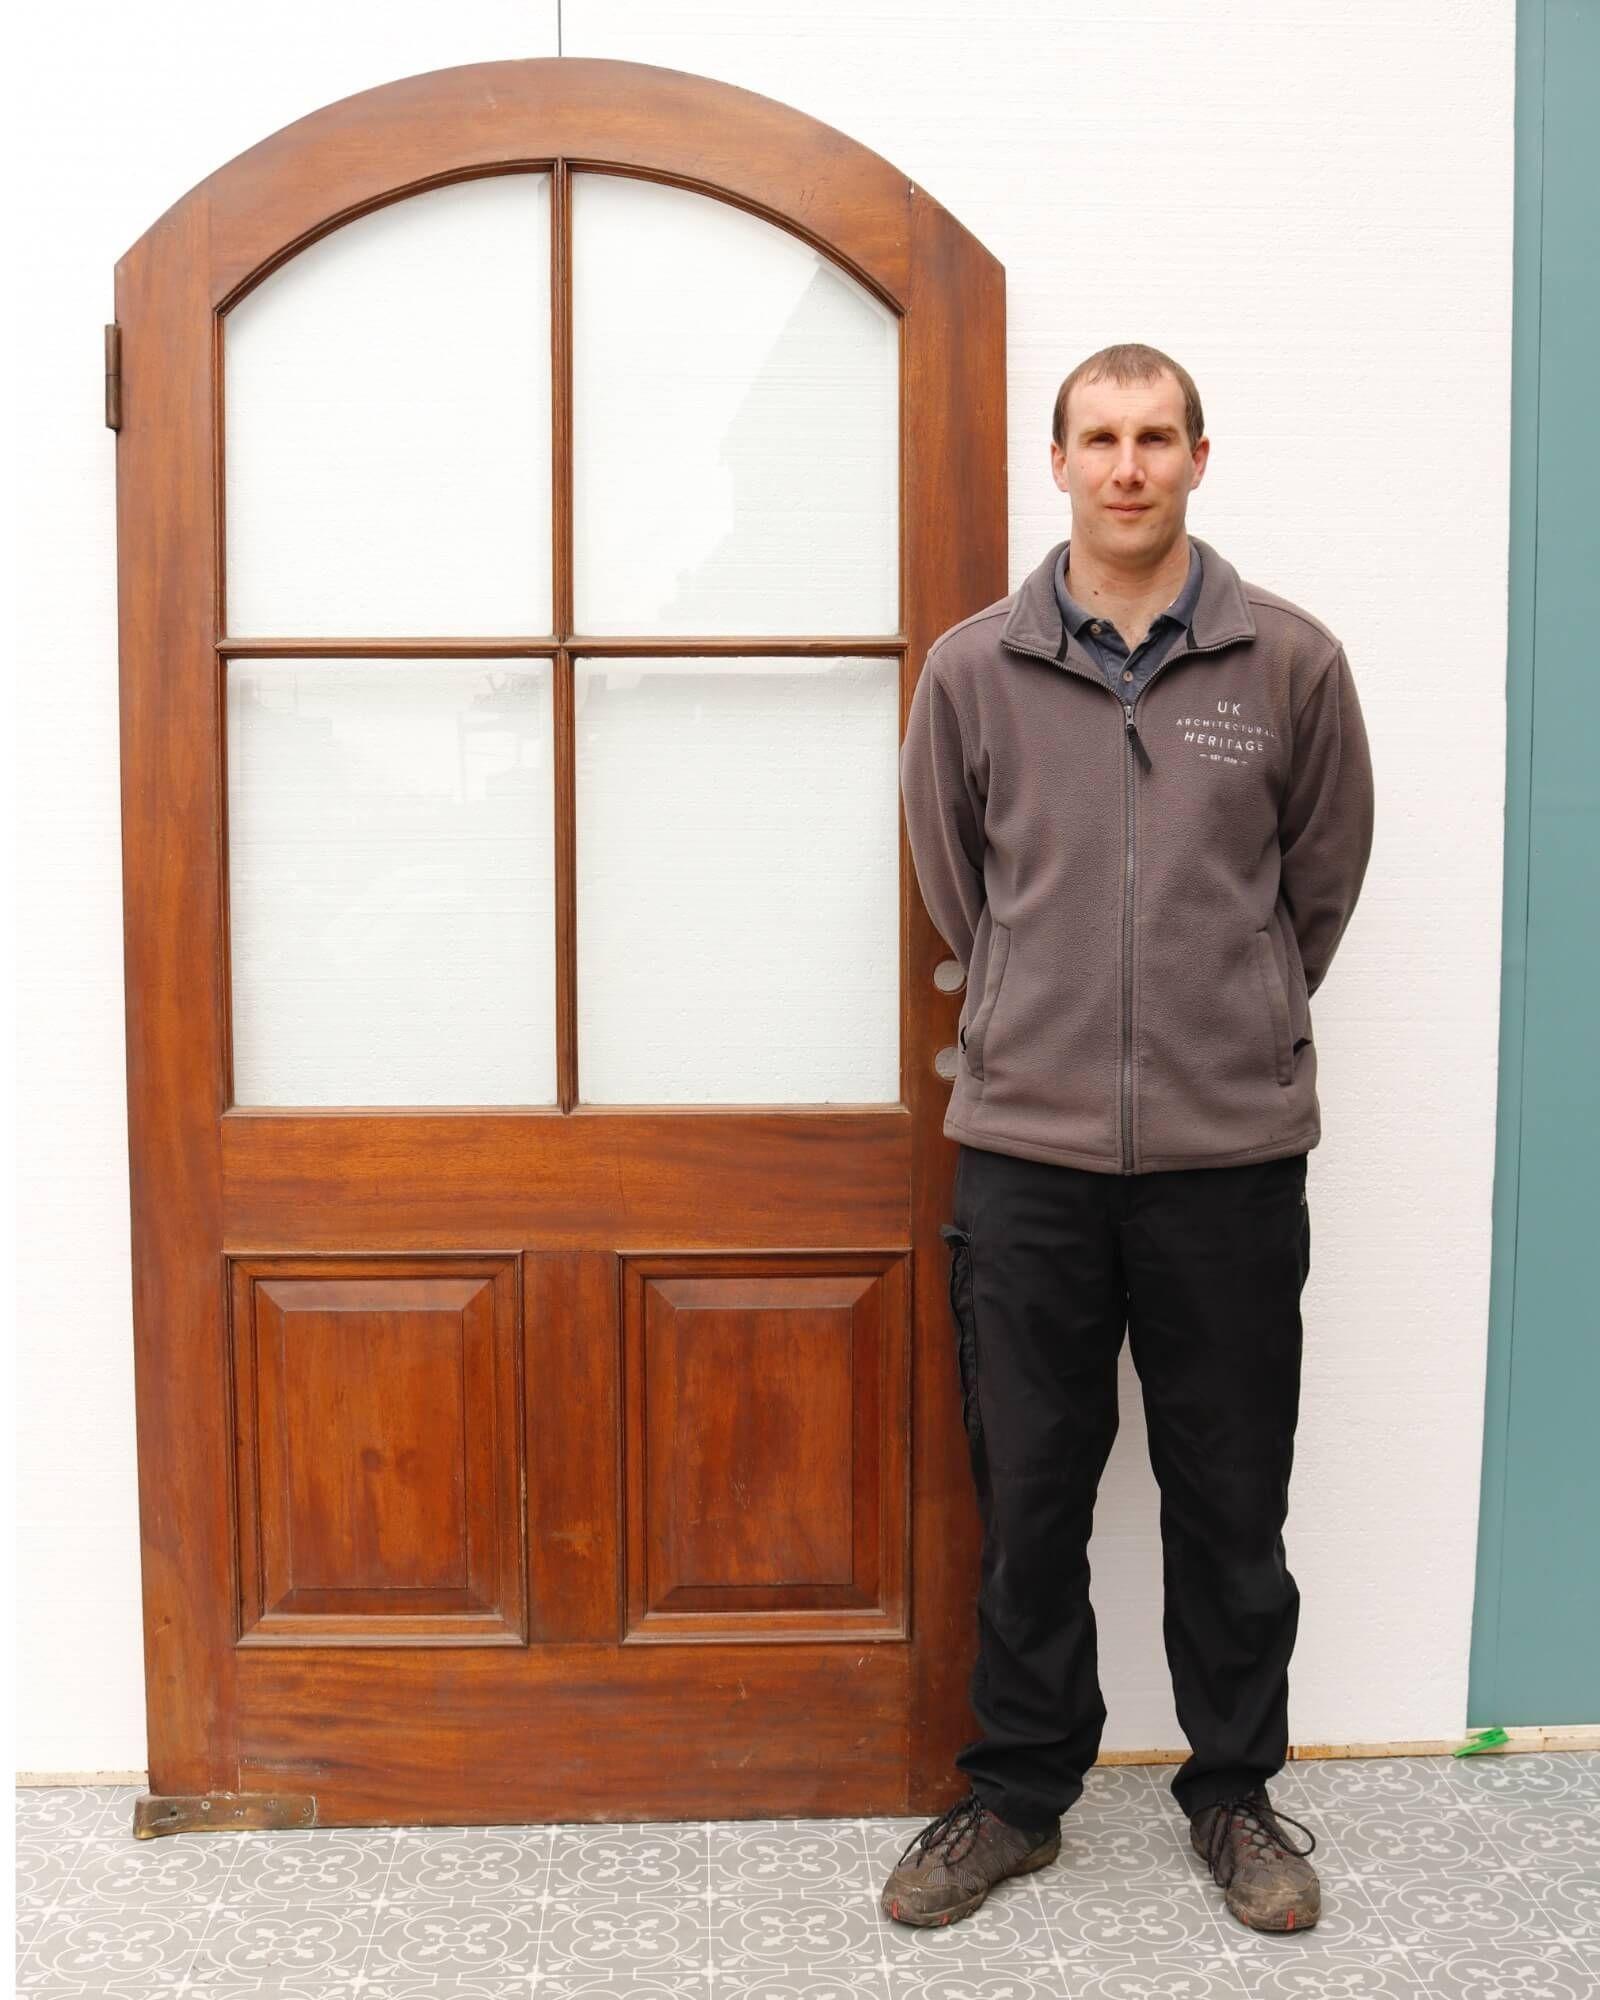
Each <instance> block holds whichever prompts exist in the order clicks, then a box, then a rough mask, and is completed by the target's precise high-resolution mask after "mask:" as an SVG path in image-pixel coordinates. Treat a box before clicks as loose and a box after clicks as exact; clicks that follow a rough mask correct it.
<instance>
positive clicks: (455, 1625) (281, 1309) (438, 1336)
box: [230, 1255, 526, 1645]
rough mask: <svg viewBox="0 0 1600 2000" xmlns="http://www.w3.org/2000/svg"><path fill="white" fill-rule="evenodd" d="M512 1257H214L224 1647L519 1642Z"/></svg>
mask: <svg viewBox="0 0 1600 2000" xmlns="http://www.w3.org/2000/svg"><path fill="white" fill-rule="evenodd" d="M518 1265H519V1259H518V1258H517V1257H516V1256H514V1255H513V1256H504V1257H481V1256H479V1257H461V1256H449V1255H437V1256H416V1257H359V1256H357V1257H343V1258H338V1257H292V1256H291V1257H250V1258H235V1259H231V1260H230V1269H231V1278H232V1282H231V1297H232V1354H233V1408H234V1439H235V1460H236V1493H237V1503H238V1504H237V1515H236V1518H237V1527H238V1534H237V1553H238V1567H239V1638H240V1643H241V1644H243V1645H304V1644H316V1645H363V1644H367V1645H370V1644H385V1645H395V1644H408V1643H412V1644H421V1643H426V1644H429V1645H438V1644H440V1643H455V1644H464V1645H495V1644H499V1645H505V1644H512V1645H520V1644H521V1643H523V1640H524V1638H525V1634H526V1615H525V1600H526V1593H525V1590H524V1585H523V1577H524V1574H525V1565H524V1561H523V1523H522V1505H521V1494H522V1490H523V1481H522V1427H521V1419H520V1397H519V1393H518V1372H519V1371H518V1350H519V1340H518V1328H519V1324H520V1300H521V1274H520V1271H519V1269H518Z"/></svg>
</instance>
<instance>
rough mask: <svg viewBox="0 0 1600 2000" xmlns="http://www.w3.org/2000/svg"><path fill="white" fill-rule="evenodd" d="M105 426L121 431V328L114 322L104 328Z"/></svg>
mask: <svg viewBox="0 0 1600 2000" xmlns="http://www.w3.org/2000/svg"><path fill="white" fill-rule="evenodd" d="M106 426H107V428H108V429H110V430H114V431H120V430H121V429H122V328H121V327H120V326H118V325H117V323H116V321H115V320H113V321H112V322H111V324H110V325H109V326H108V327H107V328H106Z"/></svg>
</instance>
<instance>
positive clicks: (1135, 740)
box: [1122, 701, 1152, 771]
mask: <svg viewBox="0 0 1600 2000" xmlns="http://www.w3.org/2000/svg"><path fill="white" fill-rule="evenodd" d="M1122 719H1123V723H1124V725H1125V727H1126V729H1127V732H1128V741H1129V742H1130V743H1131V744H1132V745H1133V747H1134V749H1135V750H1137V751H1138V753H1139V762H1140V763H1141V764H1143V766H1144V767H1145V769H1146V770H1147V771H1148V770H1150V769H1151V768H1152V766H1151V763H1150V752H1149V751H1148V750H1147V749H1146V748H1145V747H1144V738H1143V737H1142V736H1141V735H1140V734H1139V731H1138V729H1137V727H1136V726H1135V724H1134V720H1133V703H1132V702H1131V701H1125V702H1124V703H1123V704H1122Z"/></svg>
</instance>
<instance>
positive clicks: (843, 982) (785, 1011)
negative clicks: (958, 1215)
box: [575, 659, 900, 1104]
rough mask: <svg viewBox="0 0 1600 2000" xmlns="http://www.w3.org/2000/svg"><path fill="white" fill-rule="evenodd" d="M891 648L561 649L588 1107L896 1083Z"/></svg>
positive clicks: (867, 1088)
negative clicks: (649, 655) (731, 653)
mask: <svg viewBox="0 0 1600 2000" xmlns="http://www.w3.org/2000/svg"><path fill="white" fill-rule="evenodd" d="M899 671H900V670H899V664H898V662H897V661H894V660H878V659H870V660H869V659H815V660H811V659H807V660H773V659H764V660H738V659H735V660H707V659H678V660H654V661H643V660H626V661H601V660H580V661H578V662H577V664H576V671H575V679H576V710H577V743H576V749H577V847H578V856H577V859H578V885H577V886H578V1085H579V1095H580V1097H581V1098H582V1099H583V1100H584V1101H585V1102H587V1103H590V1104H690V1103H693V1104H785V1103H787V1104H817V1103H829V1104H882V1103H897V1102H898V1101H899V1098H900V1062H899V1000H900V977H899V968H900V949H899V940H900V914H899V817H898V790H897V771H898V767H897V761H896V758H897V750H896V745H897V740H898V723H899V692H898V690H899Z"/></svg>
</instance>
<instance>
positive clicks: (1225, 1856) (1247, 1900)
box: [1189, 1785, 1322, 1931]
mask: <svg viewBox="0 0 1600 2000" xmlns="http://www.w3.org/2000/svg"><path fill="white" fill-rule="evenodd" d="M1282 1819H1289V1815H1288V1814H1287V1813H1280V1812H1278V1811H1277V1809H1276V1808H1275V1807H1274V1806H1273V1804H1272V1802H1271V1800H1270V1799H1268V1797H1267V1792H1266V1787H1265V1786H1264V1785H1258V1786H1257V1787H1256V1788H1255V1790H1254V1791H1250V1792H1240V1793H1236V1794H1235V1795H1234V1797H1232V1798H1227V1799H1223V1800H1222V1801H1221V1802H1220V1804H1218V1805H1214V1806H1202V1807H1201V1809H1200V1810H1199V1811H1198V1812H1197V1813H1196V1814H1195V1815H1194V1817H1193V1818H1192V1819H1191V1820H1190V1822H1189V1839H1190V1841H1191V1843H1192V1844H1193V1847H1194V1851H1195V1853H1196V1854H1198V1855H1199V1856H1200V1858H1201V1860H1202V1861H1204V1862H1205V1863H1206V1864H1207V1865H1208V1866H1209V1868H1210V1870H1211V1877H1212V1880H1213V1881H1214V1882H1217V1883H1219V1884H1220V1885H1221V1886H1222V1888H1223V1889H1225V1890H1226V1891H1227V1896H1226V1901H1227V1905H1228V1908H1229V1909H1230V1910H1231V1911H1232V1912H1233V1914H1234V1915H1235V1916H1236V1917H1237V1918H1238V1919H1239V1921H1240V1923H1242V1924H1248V1925H1249V1926H1250V1928H1251V1929H1252V1930H1256V1931H1308V1930H1310V1928H1311V1926H1312V1925H1313V1924H1314V1923H1315V1922H1316V1921H1317V1919H1318V1917H1320V1916H1321V1915H1322V1885H1321V1883H1320V1882H1318V1880H1317V1871H1316V1870H1315V1869H1314V1868H1313V1867H1312V1865H1311V1863H1310V1862H1309V1861H1308V1860H1307V1859H1306V1856H1307V1855H1308V1854H1310V1853H1312V1852H1313V1851H1314V1850H1315V1848H1316V1845H1317V1837H1316V1835H1315V1834H1314V1833H1313V1832H1312V1831H1311V1829H1310V1827H1308V1826H1300V1822H1299V1820H1297V1819H1289V1824H1290V1825H1291V1826H1300V1831H1301V1832H1302V1833H1303V1834H1304V1835H1305V1836H1306V1838H1307V1839H1308V1840H1309V1841H1310V1842H1311V1846H1310V1847H1305V1848H1301V1847H1294V1846H1292V1845H1291V1844H1290V1842H1289V1840H1288V1838H1287V1836H1286V1835H1285V1833H1284V1831H1283V1828H1282V1827H1281V1826H1280V1825H1279V1821H1280V1820H1282Z"/></svg>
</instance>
